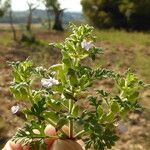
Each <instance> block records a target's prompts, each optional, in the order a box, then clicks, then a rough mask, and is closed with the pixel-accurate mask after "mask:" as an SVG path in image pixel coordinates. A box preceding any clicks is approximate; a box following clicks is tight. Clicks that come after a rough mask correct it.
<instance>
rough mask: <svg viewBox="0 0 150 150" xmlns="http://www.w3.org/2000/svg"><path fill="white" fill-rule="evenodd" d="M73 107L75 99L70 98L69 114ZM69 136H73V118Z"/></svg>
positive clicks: (70, 123) (70, 122) (70, 119)
mask: <svg viewBox="0 0 150 150" xmlns="http://www.w3.org/2000/svg"><path fill="white" fill-rule="evenodd" d="M72 107H73V100H72V99H70V100H69V114H70V115H71V111H72ZM69 138H70V139H71V138H73V119H72V118H69Z"/></svg>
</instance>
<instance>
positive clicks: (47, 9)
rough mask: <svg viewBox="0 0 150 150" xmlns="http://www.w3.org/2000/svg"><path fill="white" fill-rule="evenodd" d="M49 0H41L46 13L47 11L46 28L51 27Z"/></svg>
mask: <svg viewBox="0 0 150 150" xmlns="http://www.w3.org/2000/svg"><path fill="white" fill-rule="evenodd" d="M48 1H49V0H43V3H44V5H45V7H46V13H47V21H48V29H51V8H50V7H49V3H48Z"/></svg>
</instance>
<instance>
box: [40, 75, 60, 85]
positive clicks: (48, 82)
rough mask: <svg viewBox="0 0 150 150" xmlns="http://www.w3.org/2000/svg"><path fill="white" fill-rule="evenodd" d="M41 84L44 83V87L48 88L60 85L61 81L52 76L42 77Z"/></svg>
mask: <svg viewBox="0 0 150 150" xmlns="http://www.w3.org/2000/svg"><path fill="white" fill-rule="evenodd" d="M41 84H42V86H43V87H46V88H48V87H51V86H53V85H58V84H59V81H58V80H56V79H54V78H52V77H50V78H49V79H45V78H44V79H42V80H41Z"/></svg>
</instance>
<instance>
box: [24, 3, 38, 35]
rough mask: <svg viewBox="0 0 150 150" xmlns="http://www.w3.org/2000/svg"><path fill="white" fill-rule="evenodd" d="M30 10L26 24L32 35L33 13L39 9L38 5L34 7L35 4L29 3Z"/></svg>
mask: <svg viewBox="0 0 150 150" xmlns="http://www.w3.org/2000/svg"><path fill="white" fill-rule="evenodd" d="M27 4H28V8H29V15H28V19H27V24H26V30H27V31H28V32H30V33H31V24H32V13H33V11H34V10H35V9H36V8H37V7H38V5H34V4H33V3H31V2H29V1H27Z"/></svg>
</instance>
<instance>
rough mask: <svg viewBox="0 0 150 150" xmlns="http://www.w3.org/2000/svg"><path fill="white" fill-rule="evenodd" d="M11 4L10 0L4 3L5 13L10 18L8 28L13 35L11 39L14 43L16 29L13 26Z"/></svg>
mask: <svg viewBox="0 0 150 150" xmlns="http://www.w3.org/2000/svg"><path fill="white" fill-rule="evenodd" d="M11 2H12V1H11V0H7V1H6V2H5V6H6V7H7V12H8V15H9V18H10V26H11V30H12V33H13V39H14V41H17V34H16V29H15V27H14V24H13V12H12V8H11Z"/></svg>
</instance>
